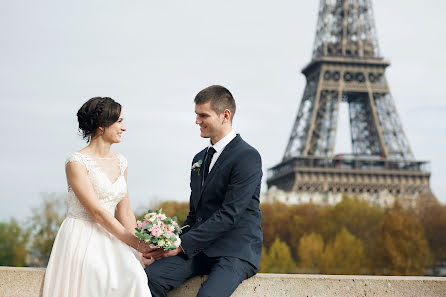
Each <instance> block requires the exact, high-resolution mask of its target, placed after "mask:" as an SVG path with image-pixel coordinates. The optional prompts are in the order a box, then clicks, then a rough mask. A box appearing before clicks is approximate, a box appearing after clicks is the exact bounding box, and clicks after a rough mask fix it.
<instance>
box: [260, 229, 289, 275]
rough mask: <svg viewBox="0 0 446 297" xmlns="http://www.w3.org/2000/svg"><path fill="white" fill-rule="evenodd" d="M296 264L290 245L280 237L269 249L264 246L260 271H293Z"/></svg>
mask: <svg viewBox="0 0 446 297" xmlns="http://www.w3.org/2000/svg"><path fill="white" fill-rule="evenodd" d="M295 269H296V264H295V262H294V260H293V258H292V257H291V251H290V248H289V247H288V245H287V244H286V243H285V242H283V241H281V240H280V239H279V238H278V237H276V239H275V240H274V242H273V244H272V245H271V247H270V248H269V249H267V248H263V250H262V258H261V262H260V272H267V273H293V272H294V271H295Z"/></svg>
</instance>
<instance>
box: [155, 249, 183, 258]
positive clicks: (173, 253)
mask: <svg viewBox="0 0 446 297" xmlns="http://www.w3.org/2000/svg"><path fill="white" fill-rule="evenodd" d="M182 251H183V249H182V248H181V246H179V247H177V248H176V249H174V250H171V251H164V253H163V254H162V256H161V257H162V258H167V257H172V256H176V255H178V254H179V253H181V252H182ZM157 260H158V259H157Z"/></svg>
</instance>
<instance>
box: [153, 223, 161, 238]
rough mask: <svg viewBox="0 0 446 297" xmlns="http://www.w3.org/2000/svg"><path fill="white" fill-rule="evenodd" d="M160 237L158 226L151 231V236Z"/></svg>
mask: <svg viewBox="0 0 446 297" xmlns="http://www.w3.org/2000/svg"><path fill="white" fill-rule="evenodd" d="M160 235H161V228H160V226H158V225H155V226H154V227H153V229H152V236H155V237H158V236H160Z"/></svg>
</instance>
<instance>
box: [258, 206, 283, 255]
mask: <svg viewBox="0 0 446 297" xmlns="http://www.w3.org/2000/svg"><path fill="white" fill-rule="evenodd" d="M289 209H290V208H289V207H288V206H287V205H286V204H284V203H280V202H273V203H262V204H261V205H260V210H261V211H262V230H263V244H264V245H265V247H267V248H268V247H270V246H271V244H272V243H273V241H274V239H275V238H276V237H278V238H279V239H281V240H282V241H288V239H289V230H288V225H289V224H290V216H289Z"/></svg>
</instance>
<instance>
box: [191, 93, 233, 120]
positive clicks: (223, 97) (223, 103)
mask: <svg viewBox="0 0 446 297" xmlns="http://www.w3.org/2000/svg"><path fill="white" fill-rule="evenodd" d="M194 102H195V104H205V103H208V102H210V103H211V108H212V109H213V110H214V111H215V112H216V113H217V114H221V113H222V112H224V111H225V109H228V110H229V111H230V112H231V122H232V119H233V118H234V114H235V109H236V107H235V100H234V97H232V94H231V92H229V90H228V89H226V88H225V87H223V86H218V85H214V86H210V87H207V88H206V89H203V90H201V91H200V92H199V93H198V94H197V96H195V99H194Z"/></svg>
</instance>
